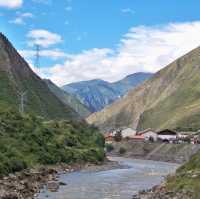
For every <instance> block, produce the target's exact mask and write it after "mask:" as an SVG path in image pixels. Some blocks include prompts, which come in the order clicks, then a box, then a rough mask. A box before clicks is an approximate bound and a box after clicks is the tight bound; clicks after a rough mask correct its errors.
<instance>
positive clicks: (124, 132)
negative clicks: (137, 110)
mask: <svg viewBox="0 0 200 199" xmlns="http://www.w3.org/2000/svg"><path fill="white" fill-rule="evenodd" d="M121 134H122V138H131V137H133V136H135V135H136V130H134V129H132V128H125V129H123V130H121Z"/></svg>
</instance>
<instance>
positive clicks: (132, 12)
mask: <svg viewBox="0 0 200 199" xmlns="http://www.w3.org/2000/svg"><path fill="white" fill-rule="evenodd" d="M121 12H122V13H127V14H128V13H129V14H135V11H134V10H132V9H130V8H123V9H122V10H121Z"/></svg>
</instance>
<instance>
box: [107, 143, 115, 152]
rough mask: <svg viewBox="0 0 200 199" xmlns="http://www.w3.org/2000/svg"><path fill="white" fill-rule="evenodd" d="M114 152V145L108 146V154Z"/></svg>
mask: <svg viewBox="0 0 200 199" xmlns="http://www.w3.org/2000/svg"><path fill="white" fill-rule="evenodd" d="M113 150H114V146H113V145H112V144H108V143H107V144H106V151H107V152H111V151H113Z"/></svg>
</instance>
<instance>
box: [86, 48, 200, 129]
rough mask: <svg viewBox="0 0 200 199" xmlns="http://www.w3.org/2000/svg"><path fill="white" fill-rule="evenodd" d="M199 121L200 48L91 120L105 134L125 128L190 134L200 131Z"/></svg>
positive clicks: (91, 117) (170, 65)
mask: <svg viewBox="0 0 200 199" xmlns="http://www.w3.org/2000/svg"><path fill="white" fill-rule="evenodd" d="M199 117H200V47H198V48H196V49H194V50H193V51H191V52H189V53H188V54H186V55H185V56H183V57H181V58H179V59H177V60H176V61H174V62H173V63H171V64H169V65H168V66H167V67H165V68H164V69H162V70H160V71H159V72H157V73H156V74H155V75H154V76H153V77H152V78H151V79H149V80H148V81H145V82H144V83H143V84H142V85H140V86H138V87H137V88H135V89H134V90H132V91H130V92H129V93H128V95H127V96H126V97H124V98H123V99H121V100H118V101H117V102H115V103H113V104H112V105H111V106H109V107H107V108H105V109H104V110H102V111H101V112H99V113H95V114H93V115H91V116H90V117H89V118H88V119H87V120H88V122H89V123H92V124H95V125H97V126H99V127H100V128H101V129H102V130H107V129H110V128H113V127H121V126H131V127H134V128H137V129H138V130H142V129H146V128H149V127H151V128H155V129H161V128H181V129H185V130H186V129H187V130H188V129H199V128H200V123H199Z"/></svg>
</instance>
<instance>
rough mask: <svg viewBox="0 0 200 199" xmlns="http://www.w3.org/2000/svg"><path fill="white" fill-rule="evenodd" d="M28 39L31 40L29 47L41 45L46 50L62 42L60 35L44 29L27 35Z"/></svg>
mask: <svg viewBox="0 0 200 199" xmlns="http://www.w3.org/2000/svg"><path fill="white" fill-rule="evenodd" d="M27 38H28V39H29V42H28V45H29V46H34V45H39V46H41V47H44V48H47V47H49V46H51V45H55V44H58V43H61V42H62V37H61V36H60V35H58V34H56V33H52V32H49V31H47V30H43V29H39V30H31V31H30V32H29V33H28V34H27Z"/></svg>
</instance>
